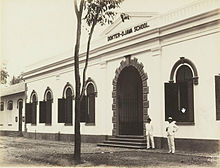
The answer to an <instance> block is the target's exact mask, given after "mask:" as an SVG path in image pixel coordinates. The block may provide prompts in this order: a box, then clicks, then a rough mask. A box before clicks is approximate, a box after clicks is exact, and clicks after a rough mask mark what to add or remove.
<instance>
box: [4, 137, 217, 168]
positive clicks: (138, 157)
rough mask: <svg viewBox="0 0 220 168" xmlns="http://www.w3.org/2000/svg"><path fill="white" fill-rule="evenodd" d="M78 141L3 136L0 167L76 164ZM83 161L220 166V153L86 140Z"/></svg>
mask: <svg viewBox="0 0 220 168" xmlns="http://www.w3.org/2000/svg"><path fill="white" fill-rule="evenodd" d="M73 150H74V144H73V143H70V142H58V141H46V140H33V139H26V138H22V137H6V136H0V167H8V166H10V167H14V166H16V167H20V166H22V167H24V166H28V167H32V166H34V167H38V166H39V167H42V166H46V167H51V166H62V167H65V166H68V167H71V166H74V167H76V165H75V163H74V154H73ZM81 156H82V164H80V165H77V166H78V167H106V166H108V167H156V168H158V167H184V168H185V167H189V168H191V167H199V168H201V167H216V168H217V167H220V157H219V153H186V152H183V151H177V152H176V154H174V155H172V154H168V153H167V151H164V150H160V149H156V150H135V149H123V148H111V147H98V146H97V145H96V144H89V143H83V144H82V155H81Z"/></svg>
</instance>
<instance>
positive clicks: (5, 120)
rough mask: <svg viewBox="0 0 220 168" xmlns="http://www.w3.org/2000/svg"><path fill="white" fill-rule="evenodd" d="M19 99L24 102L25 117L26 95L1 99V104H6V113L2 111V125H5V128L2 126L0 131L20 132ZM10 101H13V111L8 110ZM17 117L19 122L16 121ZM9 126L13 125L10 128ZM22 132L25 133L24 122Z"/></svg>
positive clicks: (23, 111) (0, 112) (23, 114)
mask: <svg viewBox="0 0 220 168" xmlns="http://www.w3.org/2000/svg"><path fill="white" fill-rule="evenodd" d="M19 99H22V100H23V109H22V116H25V94H24V93H20V94H15V95H9V96H4V97H1V102H4V111H0V124H3V126H0V130H2V131H18V125H19V109H18V108H17V101H18V100H19ZM9 100H12V101H13V109H12V110H8V109H7V106H8V101H9ZM16 117H17V122H16V121H15V118H16ZM8 124H11V126H9V125H8ZM22 130H23V131H24V122H23V121H22Z"/></svg>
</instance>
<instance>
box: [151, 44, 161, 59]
mask: <svg viewBox="0 0 220 168" xmlns="http://www.w3.org/2000/svg"><path fill="white" fill-rule="evenodd" d="M151 53H152V57H154V56H160V55H161V46H157V47H155V48H151Z"/></svg>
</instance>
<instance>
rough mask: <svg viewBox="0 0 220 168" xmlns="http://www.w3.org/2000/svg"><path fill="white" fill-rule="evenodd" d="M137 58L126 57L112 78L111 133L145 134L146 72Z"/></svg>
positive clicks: (146, 111)
mask: <svg viewBox="0 0 220 168" xmlns="http://www.w3.org/2000/svg"><path fill="white" fill-rule="evenodd" d="M143 67H144V66H143V64H142V63H138V61H137V59H136V58H134V59H132V60H131V59H130V56H128V57H126V60H125V61H122V62H121V64H120V67H119V68H118V69H117V70H116V72H115V78H114V80H113V93H112V97H113V105H112V109H113V119H112V122H113V130H112V134H113V135H145V123H146V120H147V118H148V107H149V102H148V98H147V94H148V91H149V89H148V86H147V74H146V73H144V70H143Z"/></svg>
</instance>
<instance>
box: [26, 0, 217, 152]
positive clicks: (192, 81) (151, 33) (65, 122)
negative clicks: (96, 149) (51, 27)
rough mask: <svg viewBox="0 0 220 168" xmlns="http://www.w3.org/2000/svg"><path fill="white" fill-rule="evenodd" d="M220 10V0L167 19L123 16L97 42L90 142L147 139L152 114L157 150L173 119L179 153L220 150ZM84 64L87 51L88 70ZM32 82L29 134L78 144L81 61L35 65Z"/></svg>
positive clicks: (87, 130)
mask: <svg viewBox="0 0 220 168" xmlns="http://www.w3.org/2000/svg"><path fill="white" fill-rule="evenodd" d="M219 7H220V6H219V1H218V0H202V1H199V2H197V3H193V4H190V5H188V6H185V7H183V8H180V9H177V10H174V11H171V12H168V13H166V14H163V15H155V14H154V13H129V15H130V19H129V20H124V22H122V21H121V19H120V18H119V19H118V20H116V21H115V23H114V24H113V25H111V26H109V27H108V28H107V29H106V30H104V31H103V33H102V34H101V36H100V37H98V38H97V39H96V40H94V41H93V43H92V49H91V55H90V58H89V66H88V71H87V81H86V92H85V95H84V99H83V101H82V103H81V109H82V110H81V134H82V140H83V141H84V142H97V143H101V142H104V141H105V143H103V144H100V145H113V144H114V145H116V146H121V145H125V144H123V143H121V141H120V140H121V138H125V139H123V140H128V139H135V138H136V139H139V140H141V139H144V135H145V123H146V120H147V118H148V117H150V118H151V119H152V122H153V126H154V135H155V139H156V147H157V148H166V146H167V144H166V139H165V138H166V131H165V124H166V120H167V118H168V117H169V116H172V117H173V118H174V120H175V121H176V122H177V125H178V126H179V130H178V132H177V134H176V138H177V143H176V145H177V149H184V150H202V151H204V150H209V151H214V150H219V140H220V132H219V130H220V48H219V47H218V44H220V8H219ZM84 61H85V50H83V49H82V50H81V53H80V71H81V72H82V69H83V67H84V63H85V62H84ZM24 79H25V83H26V85H27V91H26V96H27V97H26V112H25V118H26V120H25V125H26V129H25V131H24V135H25V136H26V137H32V138H33V137H35V138H39V139H53V140H74V139H73V137H74V124H73V123H74V122H73V121H74V110H73V109H74V93H75V83H74V72H73V56H72V55H69V57H65V58H63V57H60V58H58V57H56V58H53V59H51V60H46V61H45V62H41V63H40V64H35V65H32V66H30V67H28V68H27V70H26V71H25V72H24ZM112 137H113V138H112ZM115 137H116V138H115ZM114 138H115V139H114ZM141 142H142V141H141ZM129 143H130V147H132V146H133V147H134V146H135V144H132V143H131V142H129ZM127 145H128V144H127ZM139 147H140V146H139Z"/></svg>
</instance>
